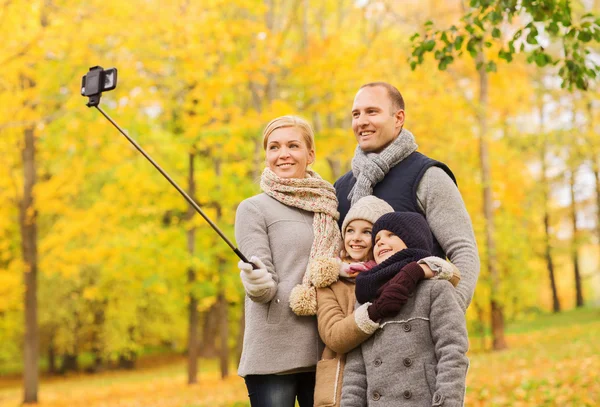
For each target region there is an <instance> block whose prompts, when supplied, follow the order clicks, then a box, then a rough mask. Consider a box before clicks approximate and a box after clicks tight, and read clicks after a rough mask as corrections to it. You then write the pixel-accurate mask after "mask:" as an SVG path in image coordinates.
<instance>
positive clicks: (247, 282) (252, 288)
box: [238, 256, 275, 297]
mask: <svg viewBox="0 0 600 407" xmlns="http://www.w3.org/2000/svg"><path fill="white" fill-rule="evenodd" d="M250 261H251V262H252V263H254V264H255V265H256V266H257V267H258V268H257V269H253V268H252V264H250V263H246V262H243V261H241V260H240V262H239V263H238V268H239V269H240V277H241V278H242V284H243V285H244V289H245V290H246V292H247V293H248V295H250V296H251V297H259V296H261V295H262V294H264V293H265V290H268V289H269V288H273V287H275V281H273V276H271V273H269V272H268V271H267V266H265V264H264V263H263V262H262V261H260V259H259V258H258V257H256V256H252V257H251V258H250Z"/></svg>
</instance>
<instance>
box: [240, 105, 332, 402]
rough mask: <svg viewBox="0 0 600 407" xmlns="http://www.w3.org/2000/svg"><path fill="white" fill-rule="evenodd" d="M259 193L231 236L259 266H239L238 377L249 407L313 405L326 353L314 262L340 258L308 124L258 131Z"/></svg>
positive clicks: (290, 121)
mask: <svg viewBox="0 0 600 407" xmlns="http://www.w3.org/2000/svg"><path fill="white" fill-rule="evenodd" d="M263 146H264V149H265V154H266V168H265V169H264V171H263V173H262V176H261V181H260V186H261V190H262V193H261V194H259V195H256V196H253V197H251V198H249V199H246V200H244V201H243V202H242V203H241V204H240V205H239V207H238V210H237V213H236V221H235V236H236V240H237V243H238V245H239V248H240V250H241V252H242V253H244V254H245V255H246V256H248V257H249V258H250V261H251V262H252V263H253V264H254V265H255V266H256V268H254V269H253V267H252V265H251V264H249V263H244V262H240V263H239V268H240V276H241V279H242V283H243V285H244V289H245V291H246V299H245V315H246V328H245V333H244V343H243V349H242V358H241V361H240V365H239V369H238V374H239V375H240V376H242V377H244V380H245V381H246V386H247V388H248V395H249V398H250V403H251V405H252V406H253V407H256V406H261V407H287V406H289V407H293V406H294V405H295V401H296V399H297V400H298V403H299V405H300V406H301V407H312V406H313V403H314V401H313V400H314V396H313V395H314V385H315V369H316V364H317V361H318V360H319V357H320V355H321V352H322V350H323V344H322V342H321V341H320V339H319V334H318V331H317V321H316V317H315V314H316V308H317V306H316V290H315V288H314V287H313V286H312V284H311V276H310V274H311V271H310V270H311V265H312V263H311V261H312V260H313V259H316V258H320V257H333V256H334V255H335V254H337V253H338V250H339V247H340V243H341V236H340V232H339V229H338V226H337V222H336V221H337V219H338V217H339V214H338V211H337V205H338V202H337V199H336V196H335V190H334V188H333V186H332V185H331V184H330V183H329V182H327V181H325V180H323V179H322V178H321V177H320V176H319V175H318V174H317V173H316V172H314V171H312V170H310V169H309V168H308V167H309V165H310V164H312V163H313V162H314V160H315V146H314V134H313V131H312V129H311V126H310V125H309V124H308V123H307V122H306V121H305V120H303V119H300V118H298V117H295V116H282V117H278V118H276V119H274V120H272V121H271V122H270V123H269V124H268V125H267V126H266V128H265V130H264V132H263Z"/></svg>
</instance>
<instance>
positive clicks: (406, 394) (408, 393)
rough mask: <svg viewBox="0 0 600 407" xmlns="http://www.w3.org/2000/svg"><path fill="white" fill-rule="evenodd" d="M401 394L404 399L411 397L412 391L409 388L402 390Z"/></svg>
mask: <svg viewBox="0 0 600 407" xmlns="http://www.w3.org/2000/svg"><path fill="white" fill-rule="evenodd" d="M402 395H403V396H404V398H405V399H407V400H408V399H409V398H411V397H412V392H411V391H410V390H404V393H402Z"/></svg>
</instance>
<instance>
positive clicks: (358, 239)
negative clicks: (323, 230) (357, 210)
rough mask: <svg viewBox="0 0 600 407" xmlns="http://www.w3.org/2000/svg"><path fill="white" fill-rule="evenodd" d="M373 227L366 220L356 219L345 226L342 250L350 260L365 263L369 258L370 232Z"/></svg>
mask: <svg viewBox="0 0 600 407" xmlns="http://www.w3.org/2000/svg"><path fill="white" fill-rule="evenodd" d="M372 228H373V225H372V224H371V222H367V221H366V220H362V219H356V220H353V221H352V222H350V223H349V224H348V226H346V233H345V234H344V249H345V250H346V253H348V256H350V257H351V258H352V260H356V261H367V260H369V258H370V257H371V256H370V255H371V230H372Z"/></svg>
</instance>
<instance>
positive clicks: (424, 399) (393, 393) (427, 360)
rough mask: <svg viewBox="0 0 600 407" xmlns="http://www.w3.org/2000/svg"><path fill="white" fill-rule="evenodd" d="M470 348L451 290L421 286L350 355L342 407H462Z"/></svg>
mask: <svg viewBox="0 0 600 407" xmlns="http://www.w3.org/2000/svg"><path fill="white" fill-rule="evenodd" d="M468 347H469V339H468V336H467V328H466V322H465V316H464V314H463V312H462V308H461V306H460V305H459V302H458V301H457V299H456V297H455V290H454V288H453V287H452V284H450V283H449V282H448V281H445V280H426V281H423V282H421V283H420V284H419V286H418V287H417V290H416V292H415V295H414V296H412V297H411V298H410V299H409V301H408V302H407V304H406V305H405V306H404V307H403V308H402V311H400V313H399V314H398V315H396V317H394V318H389V319H384V320H382V321H381V328H380V329H379V330H377V331H376V332H375V334H374V335H373V336H372V337H371V338H370V339H369V340H367V341H366V342H364V343H363V344H362V345H361V346H360V347H359V348H356V349H355V350H353V351H352V352H350V353H349V354H348V357H347V361H346V369H345V370H344V382H343V387H342V403H341V406H342V407H346V406H347V407H359V406H389V407H392V406H393V407H397V406H429V407H431V406H446V407H448V406H462V405H463V403H464V395H465V388H466V387H465V380H466V376H467V369H468V366H469V360H468V359H467V356H466V352H467V350H468Z"/></svg>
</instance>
